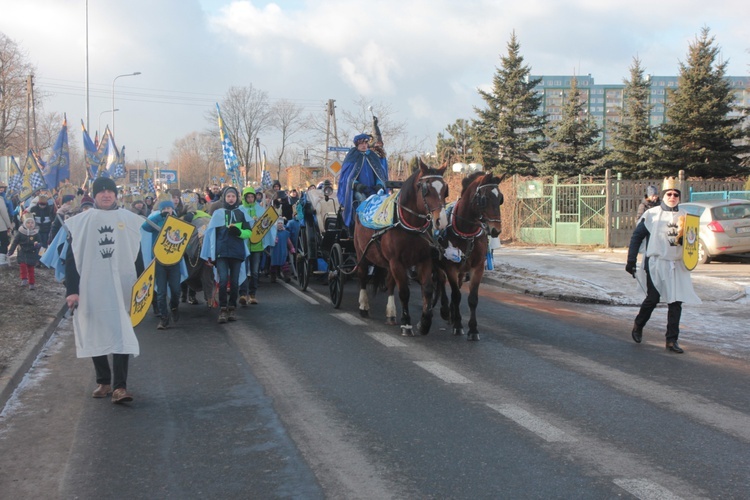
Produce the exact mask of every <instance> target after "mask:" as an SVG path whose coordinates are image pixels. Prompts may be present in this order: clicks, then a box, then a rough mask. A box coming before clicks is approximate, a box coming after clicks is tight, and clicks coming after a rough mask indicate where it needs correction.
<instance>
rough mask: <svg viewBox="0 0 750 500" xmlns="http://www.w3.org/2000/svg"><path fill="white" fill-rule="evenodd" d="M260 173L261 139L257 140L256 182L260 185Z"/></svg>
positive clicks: (257, 138)
mask: <svg viewBox="0 0 750 500" xmlns="http://www.w3.org/2000/svg"><path fill="white" fill-rule="evenodd" d="M261 180H262V179H261V172H260V138H259V137H256V138H255V182H257V183H260V181H261Z"/></svg>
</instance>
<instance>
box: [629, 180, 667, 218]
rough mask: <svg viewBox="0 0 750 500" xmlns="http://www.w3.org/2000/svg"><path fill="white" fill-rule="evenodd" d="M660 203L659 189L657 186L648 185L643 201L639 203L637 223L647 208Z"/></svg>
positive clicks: (636, 216)
mask: <svg viewBox="0 0 750 500" xmlns="http://www.w3.org/2000/svg"><path fill="white" fill-rule="evenodd" d="M660 203H661V202H660V200H659V190H658V189H656V186H649V187H647V188H646V195H645V196H644V197H643V201H642V202H641V204H640V205H638V211H637V212H636V214H635V220H636V224H637V221H638V220H640V218H641V216H642V215H643V214H644V213H645V212H646V210H648V209H650V208H654V207H658V206H659V204H660Z"/></svg>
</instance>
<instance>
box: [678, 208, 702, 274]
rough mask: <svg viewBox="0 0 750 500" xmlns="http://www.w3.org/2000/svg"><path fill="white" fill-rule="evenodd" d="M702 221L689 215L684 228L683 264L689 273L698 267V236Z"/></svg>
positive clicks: (686, 217) (695, 216)
mask: <svg viewBox="0 0 750 500" xmlns="http://www.w3.org/2000/svg"><path fill="white" fill-rule="evenodd" d="M700 228H701V220H700V217H698V216H697V215H692V214H687V215H686V216H685V222H684V223H683V228H682V262H684V263H685V267H687V269H688V271H692V270H693V269H695V266H697V265H698V235H699V234H700Z"/></svg>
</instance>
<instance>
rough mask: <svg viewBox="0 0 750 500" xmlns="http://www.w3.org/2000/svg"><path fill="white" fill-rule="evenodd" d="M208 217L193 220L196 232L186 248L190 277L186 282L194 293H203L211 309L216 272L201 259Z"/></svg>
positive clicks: (186, 261) (185, 257)
mask: <svg viewBox="0 0 750 500" xmlns="http://www.w3.org/2000/svg"><path fill="white" fill-rule="evenodd" d="M210 220H211V219H210V218H208V217H197V218H194V219H193V222H192V224H193V225H194V226H195V228H196V229H195V231H194V232H193V235H192V236H191V238H190V241H188V244H187V247H186V248H185V255H184V257H183V258H184V259H185V264H186V266H187V270H188V277H187V279H186V280H185V281H184V283H186V284H187V285H188V286H189V287H190V288H191V289H192V290H193V291H195V292H200V291H202V292H203V298H204V299H205V300H206V304H208V306H209V307H211V303H212V302H213V293H214V272H213V268H212V267H211V266H209V265H207V264H206V261H205V260H202V259H201V258H200V253H201V246H202V244H203V233H204V232H205V231H206V227H207V226H208V222H209V221H210Z"/></svg>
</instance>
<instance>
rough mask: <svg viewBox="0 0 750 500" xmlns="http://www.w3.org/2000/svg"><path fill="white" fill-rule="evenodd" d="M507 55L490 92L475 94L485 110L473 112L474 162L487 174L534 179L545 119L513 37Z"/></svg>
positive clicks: (540, 96)
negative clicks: (527, 176) (531, 176)
mask: <svg viewBox="0 0 750 500" xmlns="http://www.w3.org/2000/svg"><path fill="white" fill-rule="evenodd" d="M507 47H508V54H507V55H505V56H502V57H501V58H500V60H501V63H502V65H501V67H500V68H497V71H496V73H495V75H494V77H493V79H492V90H491V91H488V92H487V91H483V90H479V95H480V96H481V97H482V99H483V100H484V101H485V103H486V108H483V109H480V108H474V111H475V112H476V114H477V118H476V119H475V121H474V128H475V131H476V139H477V149H478V151H477V160H479V161H481V162H482V163H483V165H484V167H485V170H487V171H494V172H495V173H501V172H507V173H509V174H521V175H534V174H536V155H537V153H538V152H539V150H540V149H541V148H542V147H543V139H544V124H545V118H544V116H543V115H540V114H539V109H540V108H541V104H542V95H541V94H538V93H536V92H535V91H534V87H536V86H537V84H538V83H539V81H540V79H535V80H531V79H530V78H529V74H530V72H531V69H530V68H529V66H526V65H524V63H523V57H522V56H521V55H520V49H521V46H520V44H519V43H518V40H517V38H516V33H515V31H513V32H512V33H511V37H510V41H509V42H508V45H507Z"/></svg>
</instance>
